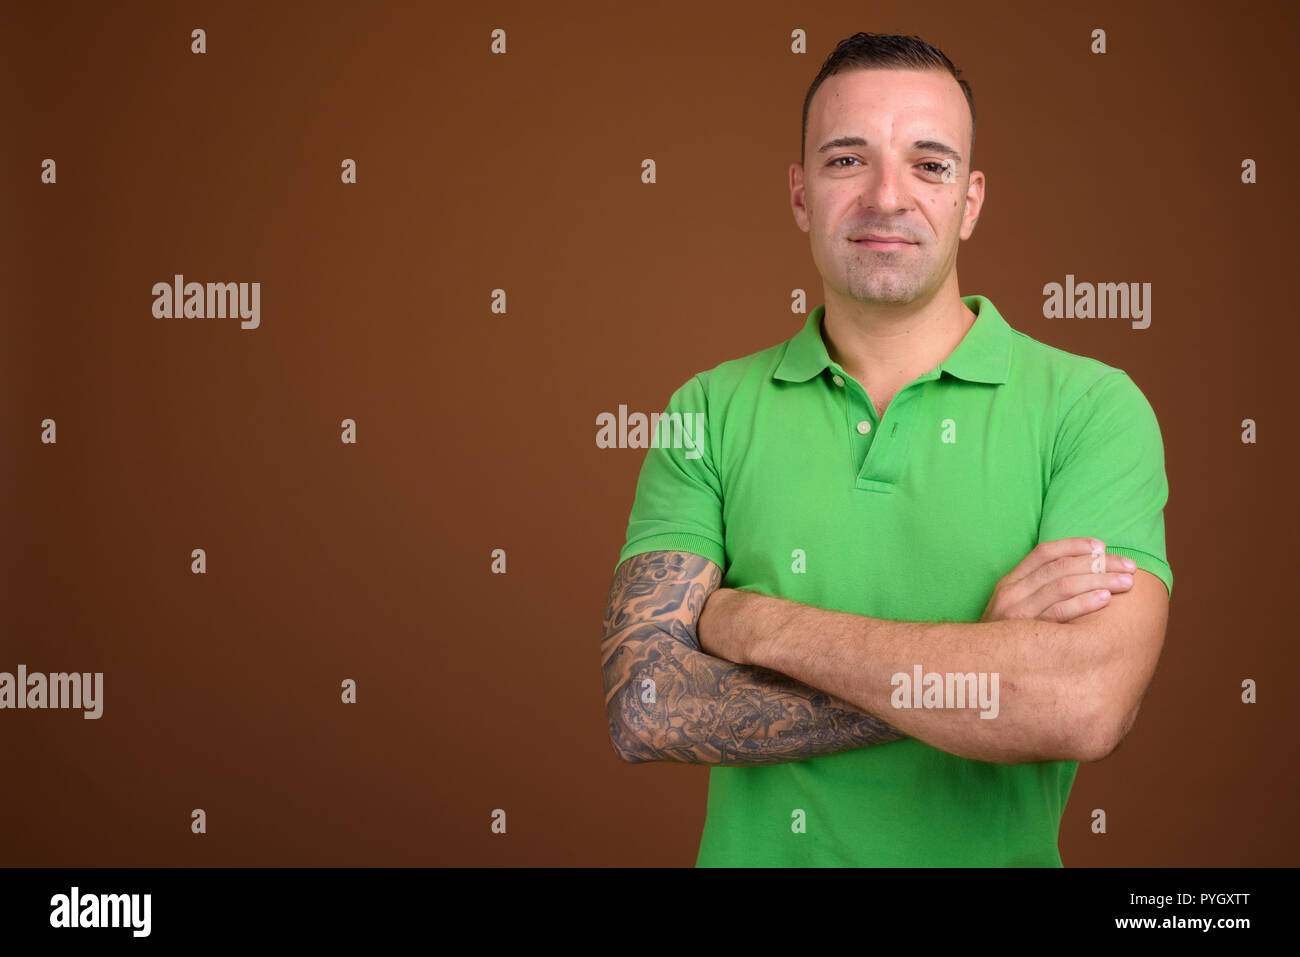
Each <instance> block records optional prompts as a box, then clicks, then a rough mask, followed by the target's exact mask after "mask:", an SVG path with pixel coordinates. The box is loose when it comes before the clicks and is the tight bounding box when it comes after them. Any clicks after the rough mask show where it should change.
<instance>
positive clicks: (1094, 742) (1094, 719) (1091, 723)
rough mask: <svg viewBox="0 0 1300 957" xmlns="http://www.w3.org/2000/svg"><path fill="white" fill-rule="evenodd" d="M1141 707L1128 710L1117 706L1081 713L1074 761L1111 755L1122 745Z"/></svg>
mask: <svg viewBox="0 0 1300 957" xmlns="http://www.w3.org/2000/svg"><path fill="white" fill-rule="evenodd" d="M1136 719H1137V709H1136V708H1134V709H1133V710H1132V711H1130V712H1127V713H1124V712H1117V710H1116V709H1115V708H1099V709H1096V710H1093V711H1089V712H1086V713H1084V714H1081V715H1079V716H1078V719H1077V722H1076V727H1075V733H1074V736H1073V738H1074V740H1073V742H1072V743H1073V747H1072V751H1073V760H1075V761H1081V762H1090V761H1100V760H1102V759H1103V758H1107V757H1109V756H1110V755H1111V754H1113V753H1114V752H1115V749H1116V748H1118V747H1119V746H1120V742H1122V741H1123V740H1124V738H1125V736H1126V735H1127V734H1128V732H1129V729H1130V728H1132V727H1133V722H1134V721H1135V720H1136Z"/></svg>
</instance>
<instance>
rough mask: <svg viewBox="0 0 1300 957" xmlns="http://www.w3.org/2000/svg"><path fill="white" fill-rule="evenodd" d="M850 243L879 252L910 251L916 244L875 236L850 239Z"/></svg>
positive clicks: (890, 237)
mask: <svg viewBox="0 0 1300 957" xmlns="http://www.w3.org/2000/svg"><path fill="white" fill-rule="evenodd" d="M850 242H852V243H853V244H854V245H857V246H865V247H866V248H867V249H880V250H899V249H910V248H911V247H913V246H915V245H916V243H913V242H908V241H907V240H906V239H903V238H901V237H899V236H875V235H870V234H869V235H867V236H863V237H862V238H860V239H852V240H850Z"/></svg>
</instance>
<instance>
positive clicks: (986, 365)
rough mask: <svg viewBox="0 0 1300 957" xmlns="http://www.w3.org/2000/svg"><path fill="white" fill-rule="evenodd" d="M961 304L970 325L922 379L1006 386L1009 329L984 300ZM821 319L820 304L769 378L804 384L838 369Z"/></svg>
mask: <svg viewBox="0 0 1300 957" xmlns="http://www.w3.org/2000/svg"><path fill="white" fill-rule="evenodd" d="M962 302H964V303H966V305H967V306H969V307H970V308H971V310H972V311H974V312H975V323H974V325H972V326H971V327H970V329H969V330H968V331H967V332H966V335H965V336H964V337H963V338H962V340H961V342H959V343H957V348H956V349H954V350H953V351H952V354H951V355H950V356H948V358H946V359H944V360H943V361H942V362H941V363H939V365H937V366H936V367H935V368H934V370H932V372H933V374H930V373H927V374H926V375H925V376H923V377H922V378H935V379H937V378H939V376H940V375H941V374H942V373H944V372H947V373H948V374H949V375H954V376H956V377H957V378H959V379H966V380H968V381H970V382H1006V381H1007V369H1008V367H1009V366H1010V364H1011V333H1012V329H1011V327H1010V326H1009V325H1007V323H1006V320H1005V319H1003V318H1002V316H1001V315H1000V314H999V313H998V311H997V309H996V308H995V307H994V305H993V303H992V302H990V301H989V300H988V299H986V298H985V297H984V296H962ZM825 315H826V306H825V304H824V303H823V304H822V305H820V306H818V307H817V308H816V309H814V310H813V311H812V312H811V313H809V315H808V319H807V320H806V321H805V322H804V325H803V329H801V330H800V331H799V332H798V333H796V334H795V336H794V337H793V338H791V339H790V340H789V343H788V345H787V347H786V350H785V356H784V357H783V358H782V359H781V362H780V363H779V364H778V365H777V367H776V371H775V372H774V373H773V374H772V377H773V378H775V379H784V380H786V381H788V382H806V381H808V380H809V379H811V378H812V377H813V376H815V375H818V374H819V373H821V372H822V371H824V370H825V369H826V368H828V367H831V366H834V368H836V369H838V368H839V366H838V364H837V363H832V362H831V357H830V354H829V353H827V351H826V343H825V341H824V340H823V339H822V334H821V324H822V319H823V317H824V316H825Z"/></svg>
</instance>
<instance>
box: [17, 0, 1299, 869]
mask: <svg viewBox="0 0 1300 957" xmlns="http://www.w3.org/2000/svg"><path fill="white" fill-rule="evenodd" d="M854 6H855V7H857V8H858V9H857V10H856V11H855V10H850V9H848V7H854ZM868 9H869V12H867V11H868ZM1230 11H1231V8H1230V7H1228V6H1226V5H1221V4H1211V3H1179V4H1169V5H1159V6H1155V5H1151V6H1148V7H1146V8H1139V9H1138V10H1134V9H1133V8H1132V5H1130V4H1128V3H1084V4H1075V5H1072V6H1071V8H1070V9H1069V10H1057V9H1049V8H1047V7H1046V5H1044V6H1042V7H1040V5H1038V4H1025V5H1014V6H1013V5H1005V4H988V3H977V4H972V3H965V2H945V3H936V4H931V5H927V6H924V7H921V6H916V7H914V6H912V5H911V4H892V5H891V4H874V5H847V6H846V5H842V4H829V3H828V4H822V5H818V6H815V7H814V6H809V5H808V4H806V3H802V2H801V3H794V2H782V3H772V2H769V3H754V2H746V3H743V4H742V3H736V4H725V5H724V4H718V5H704V4H699V3H681V4H675V3H653V4H642V5H632V6H627V7H622V8H619V9H617V10H611V9H607V8H606V7H605V5H603V4H601V5H597V4H591V5H589V6H587V7H579V6H564V5H555V4H537V3H496V4H474V5H469V6H468V7H464V8H455V9H450V8H447V7H443V6H435V5H434V4H427V5H426V4H395V3H394V4H383V5H380V4H374V5H370V4H355V3H309V4H288V3H220V4H218V3H131V4H122V5H116V6H113V7H108V6H101V5H100V4H91V3H87V4H84V5H73V4H44V5H34V4H17V3H12V4H8V5H6V6H5V9H4V12H3V20H2V21H0V44H2V47H0V52H2V54H3V56H2V58H0V69H3V71H4V75H3V94H2V95H3V103H2V104H0V105H2V106H3V111H4V115H3V130H4V136H3V137H0V179H2V181H3V184H4V186H3V191H2V201H3V204H4V205H3V225H4V229H3V231H2V232H0V242H2V243H3V245H4V250H3V252H4V256H3V260H2V261H0V269H3V273H2V276H3V285H0V293H2V294H3V298H2V299H0V302H2V303H3V310H4V322H3V329H2V336H3V338H2V340H0V356H2V357H3V367H2V369H0V373H2V375H3V383H4V392H3V401H2V402H0V429H3V439H4V449H5V452H6V456H5V462H4V469H3V482H4V485H3V489H2V491H3V505H4V508H3V519H4V524H3V528H2V529H0V540H2V541H3V545H2V546H0V555H2V556H3V560H4V579H3V580H4V591H3V596H2V604H0V629H2V630H0V671H10V672H13V671H16V669H17V666H18V664H20V663H23V664H26V665H27V667H28V669H29V670H31V671H42V672H50V671H90V672H94V671H103V672H104V673H105V678H104V717H103V718H102V719H100V720H99V721H86V720H83V719H82V717H81V715H80V713H79V712H76V711H52V710H48V711H3V712H0V765H3V770H2V771H0V821H3V827H0V863H3V864H20V865H32V864H36V865H239V864H262V865H281V864H283V865H323V864H358V865H359V864H367V865H368V864H376V865H378V864H394V865H425V864H439V865H441V864H446V865H503V864H510V865H532V864H559V865H579V864H592V865H624V864H650V865H689V864H692V863H693V862H694V856H695V850H696V847H697V842H698V838H699V831H700V827H701V825H702V823H703V819H704V806H705V805H704V801H705V793H706V783H707V773H708V772H707V769H705V768H703V767H687V766H680V765H679V766H671V765H649V766H635V767H634V766H627V765H623V764H621V763H620V762H619V761H618V760H617V759H616V758H615V756H614V753H613V749H612V747H611V745H610V743H609V740H608V737H607V732H606V726H605V716H604V711H603V695H602V688H601V675H600V667H599V655H598V644H599V638H600V618H601V610H602V607H603V603H604V599H605V592H606V589H607V588H608V585H609V581H610V578H611V576H612V573H613V570H614V564H615V561H616V558H617V555H618V552H619V549H620V547H621V545H622V543H623V536H624V532H625V529H626V521H627V514H628V509H629V508H630V506H631V504H632V497H633V492H634V487H635V481H636V476H637V473H638V470H639V468H640V465H641V460H642V458H643V456H644V454H645V453H644V451H641V450H635V449H625V450H601V449H598V448H597V447H596V445H595V442H594V437H595V433H596V427H595V417H596V415H597V414H598V413H599V412H602V411H613V412H616V411H617V409H618V405H619V404H620V403H626V404H627V405H628V406H629V409H630V410H633V411H643V412H651V411H657V410H661V409H662V408H663V406H664V405H665V403H666V402H667V399H668V396H669V395H670V394H671V392H672V390H673V389H675V388H676V387H677V386H678V385H680V384H681V383H682V382H684V381H685V380H686V379H687V378H689V377H690V376H691V375H692V374H694V373H695V372H698V371H701V370H703V369H707V368H711V367H712V366H714V365H716V364H717V363H719V362H721V361H723V360H725V359H729V358H734V357H737V356H740V355H744V354H747V353H750V352H754V351H756V350H758V349H762V348H766V347H767V346H770V345H773V344H775V343H777V342H780V341H781V340H783V339H785V338H788V337H789V336H791V335H793V334H794V332H796V331H797V330H798V328H799V327H800V326H801V324H802V322H803V318H804V317H803V316H793V315H791V314H790V311H789V296H790V291H791V290H792V289H794V288H804V289H807V290H808V292H809V308H810V309H811V308H812V306H814V305H816V304H817V303H819V302H821V301H822V298H821V280H820V277H819V276H818V275H817V273H816V270H815V268H814V265H813V262H812V259H811V256H810V253H809V246H808V237H807V235H806V234H804V233H802V232H800V231H799V229H798V228H797V226H796V225H795V224H794V220H793V216H792V215H791V212H790V209H789V197H788V189H787V168H788V164H789V163H790V162H791V161H792V160H797V159H798V146H799V142H798V137H799V120H800V110H801V108H802V103H803V97H804V94H805V92H806V91H807V88H808V85H809V83H810V82H811V80H812V78H813V77H814V76H815V75H816V73H817V70H818V69H819V67H820V66H821V63H822V61H823V59H824V58H825V56H826V55H827V54H828V53H829V52H830V50H831V49H832V48H833V47H834V45H835V43H836V42H837V41H838V40H840V39H841V38H843V37H845V36H848V35H850V34H852V33H854V32H856V31H859V30H866V31H870V32H878V33H909V34H917V35H920V36H922V37H924V38H925V39H927V40H929V41H930V42H932V43H934V44H935V45H937V46H939V47H940V48H941V49H943V50H944V52H946V53H947V54H948V56H949V57H950V58H951V59H952V60H953V61H954V62H955V63H956V64H957V66H958V67H960V68H962V69H963V70H964V73H963V77H965V78H966V79H968V80H969V81H970V82H971V83H972V85H973V87H974V91H975V97H976V105H977V109H978V136H977V141H976V151H975V159H976V167H977V168H979V169H982V170H984V171H985V173H986V174H987V175H988V178H989V183H988V191H987V199H986V204H985V207H984V212H983V215H982V217H981V219H980V223H979V227H978V229H977V230H976V233H975V235H974V237H973V238H972V239H971V240H970V241H969V242H967V243H965V244H964V246H963V248H962V252H961V255H960V258H959V268H960V275H961V278H962V293H963V294H966V295H969V294H972V293H980V294H983V295H986V296H988V297H989V298H991V299H992V300H993V301H994V303H995V304H996V305H997V307H998V308H999V310H1000V311H1001V312H1002V314H1003V315H1004V316H1005V317H1006V318H1007V320H1008V321H1009V322H1010V323H1011V325H1012V326H1013V327H1015V328H1017V329H1020V330H1022V331H1024V332H1025V333H1027V334H1029V335H1031V336H1033V337H1035V338H1038V339H1040V340H1042V341H1045V342H1048V343H1050V344H1052V345H1055V346H1058V347H1060V348H1063V349H1065V350H1067V351H1070V352H1075V353H1079V354H1084V355H1089V356H1094V357H1096V358H1098V359H1101V360H1102V361H1105V362H1107V363H1110V364H1112V365H1116V366H1118V367H1120V368H1123V369H1125V370H1127V371H1128V372H1129V373H1130V375H1131V376H1132V377H1133V379H1134V381H1136V382H1137V384H1138V385H1139V387H1140V388H1141V389H1142V390H1143V392H1144V393H1145V394H1146V396H1147V397H1148V399H1149V400H1150V401H1151V403H1152V405H1153V407H1154V408H1155V410H1156V413H1157V415H1158V417H1159V420H1160V425H1161V428H1162V431H1163V435H1164V440H1165V447H1166V456H1167V471H1168V475H1169V482H1170V489H1171V491H1170V499H1169V504H1168V507H1167V508H1166V512H1165V519H1166V527H1167V536H1168V553H1169V559H1170V562H1171V565H1172V567H1173V569H1174V575H1175V598H1174V602H1173V604H1172V610H1171V619H1170V626H1169V632H1168V637H1167V640H1166V645H1165V651H1164V654H1163V657H1162V659H1161V663H1160V668H1159V672H1158V674H1157V676H1156V679H1155V682H1154V684H1153V686H1152V688H1151V690H1150V692H1149V694H1148V696H1147V699H1146V703H1145V705H1144V707H1143V711H1142V716H1141V718H1140V720H1139V721H1138V724H1137V727H1136V728H1135V730H1134V731H1133V733H1132V734H1131V735H1130V737H1129V739H1128V740H1127V741H1126V742H1125V744H1124V745H1123V747H1122V748H1121V749H1120V750H1119V751H1118V752H1116V753H1115V754H1114V755H1113V756H1112V757H1110V758H1108V759H1106V760H1105V761H1103V762H1101V763H1098V764H1094V765H1083V766H1081V767H1080V771H1079V776H1078V780H1077V783H1076V785H1075V788H1074V792H1073V795H1072V797H1071V800H1070V803H1069V806H1068V808H1067V810H1066V813H1065V817H1064V819H1063V821H1062V825H1061V837H1060V845H1061V853H1062V857H1063V858H1064V860H1065V862H1066V864H1067V865H1121V864H1123V865H1129V864H1133V865H1196V864H1206V865H1278V864H1295V863H1297V853H1296V851H1297V823H1296V817H1295V814H1294V808H1295V807H1296V803H1297V796H1298V795H1297V782H1296V760H1295V757H1296V745H1295V729H1296V727H1297V722H1296V718H1297V708H1296V697H1295V693H1294V688H1295V685H1296V682H1297V679H1298V678H1300V670H1298V669H1297V664H1298V663H1300V656H1298V655H1297V652H1296V645H1295V627H1294V624H1293V622H1294V617H1295V612H1294V608H1295V605H1294V601H1293V598H1294V595H1295V583H1294V567H1295V560H1294V557H1293V556H1294V542H1295V529H1296V521H1295V519H1296V505H1295V493H1294V491H1293V487H1294V471H1293V468H1294V465H1295V455H1294V453H1293V452H1292V447H1293V443H1294V441H1295V439H1294V437H1293V436H1291V435H1290V434H1289V433H1290V431H1291V426H1290V425H1289V423H1290V421H1291V418H1288V416H1290V417H1292V418H1293V417H1294V408H1295V406H1294V401H1293V400H1288V399H1287V398H1286V396H1287V395H1291V394H1293V392H1292V390H1293V386H1294V374H1293V373H1292V372H1291V371H1290V365H1291V362H1292V353H1293V351H1294V349H1295V346H1296V340H1297V336H1296V332H1295V322H1296V310H1295V307H1294V305H1293V302H1294V296H1295V290H1294V288H1293V281H1294V280H1293V277H1294V269H1295V261H1296V254H1297V249H1296V245H1297V244H1296V240H1295V224H1296V221H1297V215H1296V214H1297V209H1296V203H1295V200H1294V197H1295V193H1296V179H1295V169H1294V162H1295V157H1296V156H1297V153H1298V148H1300V143H1298V142H1297V133H1296V122H1295V112H1294V106H1293V98H1294V94H1295V86H1296V84H1295V81H1294V79H1293V72H1292V71H1293V68H1294V64H1295V56H1294V50H1295V48H1296V43H1297V29H1296V27H1297V16H1296V7H1295V5H1293V4H1289V3H1288V4H1281V3H1278V4H1271V3H1263V4H1255V5H1251V6H1249V7H1248V8H1245V9H1244V10H1243V12H1242V13H1240V14H1237V13H1234V12H1230ZM195 27H202V28H204V29H205V30H206V31H207V42H208V52H207V53H206V54H205V55H195V54H192V53H191V52H190V42H191V40H190V31H191V30H192V29H193V28H195ZM498 27H499V28H504V29H505V30H506V31H507V43H508V47H507V49H508V53H507V54H506V55H504V56H493V55H491V54H490V53H489V43H490V33H491V31H492V30H493V29H494V28H498ZM796 28H801V29H804V30H806V31H807V34H808V38H809V52H808V53H807V54H806V55H796V54H793V53H791V52H790V51H789V45H790V32H791V30H793V29H796ZM1094 28H1103V29H1105V30H1106V31H1107V35H1108V46H1109V52H1108V53H1106V54H1105V55H1104V56H1099V55H1094V54H1092V53H1090V52H1089V45H1090V32H1091V31H1092V30H1093V29H1094ZM47 157H51V158H54V159H55V160H56V161H57V163H58V183H57V185H43V184H42V183H41V182H40V172H41V170H40V164H41V161H42V160H43V159H45V158H47ZM345 157H351V158H354V159H355V160H356V161H357V163H358V183H357V185H354V186H345V185H343V184H341V183H340V181H339V172H340V163H341V161H342V160H343V159H344V158H345ZM645 157H652V158H654V159H655V161H656V162H657V165H658V182H657V183H656V184H654V185H646V184H643V183H641V181H640V163H641V160H642V159H643V158H645ZM1246 157H1250V158H1253V159H1255V160H1256V161H1257V162H1258V163H1259V183H1258V184H1257V185H1252V186H1247V185H1243V184H1242V183H1241V182H1240V164H1241V162H1242V160H1243V159H1244V158H1246ZM174 273H182V274H184V275H185V277H186V279H187V280H192V281H198V282H209V281H234V282H252V281H258V282H261V283H262V304H261V308H262V320H261V327H260V328H258V329H254V330H243V329H240V328H239V325H238V321H237V320H230V319H226V320H198V319H176V320H161V319H155V318H154V317H153V316H152V313H151V307H152V301H153V297H152V293H151V287H152V285H153V283H155V282H159V281H170V279H171V277H172V275H173V274H174ZM1066 273H1073V274H1074V275H1075V276H1076V278H1077V279H1078V280H1079V281H1091V282H1102V281H1126V282H1151V283H1152V284H1153V290H1152V306H1153V316H1152V324H1151V327H1150V328H1149V329H1146V330H1144V331H1139V330H1132V329H1130V328H1129V324H1128V323H1127V322H1126V321H1122V320H1047V319H1044V318H1042V315H1041V310H1042V301H1043V295H1042V287H1043V285H1044V283H1047V282H1064V279H1065V275H1066ZM498 287H500V288H504V289H505V290H506V291H507V295H508V297H509V298H508V313H507V314H506V315H504V316H501V315H494V314H493V313H492V312H491V311H490V309H489V304H490V293H491V290H492V289H494V288H498ZM46 417H50V418H53V419H55V420H56V421H57V423H58V443H57V445H44V444H42V443H41V442H40V431H41V429H40V423H41V421H42V419H44V418H46ZM348 417H350V418H354V419H356V421H357V423H358V435H359V443H358V444H357V445H354V446H351V445H343V444H341V443H340V441H339V423H340V421H341V420H342V419H344V418H348ZM1247 417H1249V418H1253V419H1255V420H1257V422H1258V423H1259V442H1258V444H1257V445H1243V444H1242V442H1241V440H1240V431H1241V420H1242V419H1243V418H1247ZM196 547H201V548H204V549H206V550H207V557H208V573H207V574H206V575H194V574H192V573H191V572H190V561H191V559H190V550H191V549H193V548H196ZM498 547H500V548H505V549H506V550H507V552H508V562H509V564H508V569H509V571H508V574H506V575H504V576H501V575H493V574H490V571H489V569H490V552H491V550H492V549H493V548H498ZM345 677H352V678H355V679H356V680H357V682H358V685H359V691H358V699H359V700H358V703H357V704H356V705H354V706H345V705H343V704H341V703H340V702H339V684H340V682H341V681H342V679H343V678H345ZM1246 677H1252V678H1255V679H1256V680H1257V681H1258V682H1259V703H1258V704H1256V705H1253V706H1247V705H1243V704H1241V703H1240V700H1239V696H1240V683H1241V681H1242V679H1243V678H1246ZM199 807H201V808H204V809H205V810H206V812H207V815H208V833H207V834H205V835H201V836H200V835H194V834H192V833H191V832H190V811H191V809H193V808H199ZM1095 807H1100V808H1104V809H1105V810H1106V811H1107V815H1108V833H1107V834H1105V835H1094V834H1092V833H1091V832H1090V830H1089V822H1090V817H1089V814H1090V811H1091V809H1092V808H1095ZM494 808H504V809H505V810H506V811H507V813H508V833H507V834H505V835H495V834H493V833H491V831H490V830H489V823H490V814H491V812H492V809H494Z"/></svg>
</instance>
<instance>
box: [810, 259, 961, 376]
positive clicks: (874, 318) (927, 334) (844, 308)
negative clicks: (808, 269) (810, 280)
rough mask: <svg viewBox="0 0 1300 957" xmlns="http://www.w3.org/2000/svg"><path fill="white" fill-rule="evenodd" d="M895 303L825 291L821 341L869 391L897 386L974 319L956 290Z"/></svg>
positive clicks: (950, 345)
mask: <svg viewBox="0 0 1300 957" xmlns="http://www.w3.org/2000/svg"><path fill="white" fill-rule="evenodd" d="M950 285H951V290H950V291H947V292H945V290H940V292H939V293H938V294H936V295H934V296H933V297H931V298H930V299H928V300H925V301H922V300H916V301H913V302H907V303H899V304H897V305H895V304H892V303H890V304H880V303H873V302H861V301H859V300H855V299H847V298H845V297H842V296H837V295H835V294H834V293H832V292H831V291H830V290H827V291H826V292H827V296H826V314H825V316H824V317H823V318H822V340H823V341H824V342H825V343H826V352H827V353H828V354H829V355H830V357H831V358H832V359H834V360H835V361H836V362H838V363H839V364H840V366H841V367H843V369H844V371H845V372H847V373H848V374H849V375H851V376H852V377H853V378H854V379H856V380H857V381H858V382H859V383H861V384H862V386H863V387H864V388H865V389H867V391H868V392H869V393H872V395H873V396H874V394H875V393H873V392H872V386H873V385H874V386H876V389H877V391H880V392H890V394H892V393H893V391H897V389H899V388H902V386H904V385H906V384H907V383H909V382H911V381H912V380H913V379H915V378H917V377H918V376H920V375H923V374H924V373H926V372H929V371H930V370H931V369H933V368H934V367H935V366H937V365H938V364H939V363H940V362H942V361H943V360H944V359H946V358H948V356H950V355H951V354H952V351H953V350H954V349H956V348H957V346H958V345H959V344H960V343H961V341H962V339H963V338H964V337H965V336H966V333H967V332H969V331H970V328H971V326H972V325H974V324H975V313H974V312H972V311H971V310H970V309H969V308H967V306H966V304H965V303H964V302H962V301H961V296H960V295H958V293H957V286H956V282H955V277H954V281H953V282H952V283H951V284H950Z"/></svg>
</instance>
